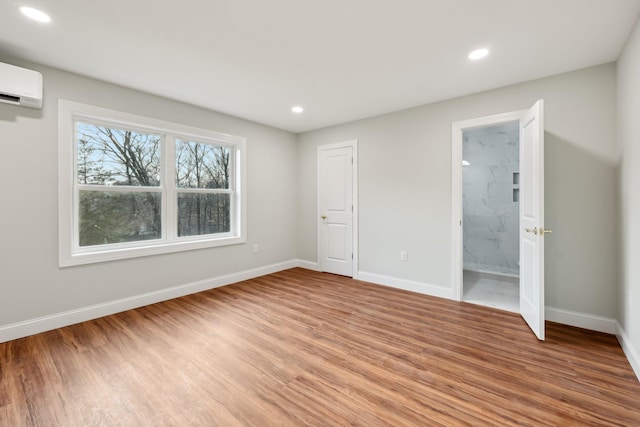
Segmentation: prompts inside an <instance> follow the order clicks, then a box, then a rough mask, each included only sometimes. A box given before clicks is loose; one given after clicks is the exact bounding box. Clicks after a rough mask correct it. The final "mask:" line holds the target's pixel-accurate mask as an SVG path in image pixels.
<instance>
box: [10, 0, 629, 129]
mask: <svg viewBox="0 0 640 427" xmlns="http://www.w3.org/2000/svg"><path fill="white" fill-rule="evenodd" d="M22 5H29V6H33V7H37V8H40V9H42V10H43V11H45V12H47V13H48V14H49V15H51V17H52V18H53V21H52V22H51V23H49V24H38V23H35V22H32V21H29V20H27V19H26V18H24V17H23V16H22V15H21V14H20V13H19V12H18V7H19V6H22ZM639 12H640V0H528V1H527V0H320V1H311V0H180V1H170V0H164V1H158V0H129V1H124V0H112V1H87V0H57V1H53V2H52V1H47V0H25V2H22V1H19V0H4V1H2V2H1V3H0V54H4V55H10V56H14V57H18V58H22V59H26V60H31V61H35V62H38V63H42V64H45V65H50V66H53V67H58V68H61V69H64V70H69V71H72V72H76V73H80V74H84V75H88V76H91V77H95V78H98V79H102V80H106V81H109V82H113V83H117V84H120V85H123V86H127V87H131V88H135V89H139V90H143V91H146V92H150V93H154V94H158V95H162V96H166V97H169V98H173V99H177V100H180V101H184V102H188V103H191V104H195V105H199V106H202V107H206V108H210V109H213V110H216V111H220V112H224V113H228V114H232V115H234V116H238V117H242V118H246V119H249V120H253V121H256V122H260V123H264V124H268V125H271V126H274V127H277V128H281V129H285V130H289V131H293V132H303V131H308V130H311V129H317V128H321V127H325V126H329V125H334V124H337V123H342V122H347V121H351V120H355V119H359V118H363V117H369V116H373V115H378V114H382V113H387V112H391V111H396V110H401V109H404V108H408V107H412V106H417V105H422V104H426V103H430V102H434V101H438V100H443V99H448V98H452V97H456V96H460V95H465V94H470V93H475V92H479V91H483V90H487V89H492V88H496V87H500V86H505V85H508V84H513V83H518V82H522V81H527V80H531V79H535V78H540V77H544V76H548V75H552V74H557V73H561V72H565V71H570V70H575V69H579V68H584V67H588V66H592V65H597V64H602V63H606V62H611V61H614V60H616V59H617V57H618V55H619V53H620V50H621V49H622V46H623V44H624V42H625V40H626V38H627V36H628V35H629V33H630V31H631V29H632V27H633V24H634V22H635V20H636V18H637V17H638V14H639ZM477 47H488V48H489V49H490V50H491V54H490V56H489V57H487V58H485V59H483V60H481V61H479V62H471V61H469V60H468V59H467V54H468V53H469V52H470V51H471V50H472V49H475V48H477ZM45 87H46V81H45ZM294 104H300V105H302V106H304V107H305V112H304V113H303V114H302V115H294V114H292V113H291V111H290V108H291V107H292V106H293V105H294Z"/></svg>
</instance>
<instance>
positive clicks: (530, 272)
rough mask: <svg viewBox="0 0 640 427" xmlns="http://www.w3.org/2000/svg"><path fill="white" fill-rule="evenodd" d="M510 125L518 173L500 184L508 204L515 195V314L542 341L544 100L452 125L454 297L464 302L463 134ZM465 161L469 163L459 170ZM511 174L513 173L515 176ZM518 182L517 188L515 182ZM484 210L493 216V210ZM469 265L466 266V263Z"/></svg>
mask: <svg viewBox="0 0 640 427" xmlns="http://www.w3.org/2000/svg"><path fill="white" fill-rule="evenodd" d="M509 123H518V135H519V138H518V145H519V147H518V148H519V149H518V153H519V159H518V164H519V166H518V169H519V170H518V171H511V183H510V184H507V183H503V184H501V185H502V187H505V186H509V187H510V192H511V197H512V200H513V198H514V197H516V198H517V200H518V202H517V203H518V205H519V208H518V212H519V214H518V223H519V224H518V232H517V234H518V236H519V242H518V245H517V246H518V248H519V249H518V251H519V263H518V264H517V267H518V269H519V274H518V276H517V277H512V279H514V281H515V282H517V283H518V312H519V313H520V315H521V316H522V317H523V319H524V320H525V321H526V323H527V324H528V325H529V327H530V328H531V330H532V331H533V333H534V334H535V335H536V336H537V337H538V339H540V340H544V336H545V326H544V318H545V313H544V309H545V304H544V236H545V234H546V233H550V232H551V230H548V229H545V227H544V101H542V100H539V101H537V102H536V103H535V104H534V105H533V106H532V107H531V108H530V109H528V110H523V111H515V112H511V113H504V114H498V115H494V116H487V117H480V118H477V119H470V120H464V121H459V122H454V123H453V124H452V156H451V160H452V177H451V182H452V219H453V221H452V227H453V232H452V236H453V241H452V284H453V296H454V298H455V299H456V300H458V301H462V300H463V298H464V276H465V274H464V268H465V267H464V263H465V260H464V252H465V251H464V240H463V236H464V221H463V168H464V167H467V166H470V163H471V162H470V161H469V160H466V159H463V140H464V136H465V132H468V131H473V130H479V131H480V132H481V130H484V131H485V132H486V131H487V129H491V127H500V126H501V125H507V126H508V125H509ZM469 135H472V133H467V136H469ZM463 161H465V162H466V163H469V165H465V166H463ZM514 172H517V174H515V175H514ZM507 176H508V174H507ZM516 182H517V184H515V183H516ZM497 187H500V186H496V188H497ZM486 189H487V187H485V193H486ZM503 190H504V188H503ZM506 194H508V192H507V193H506ZM494 210H495V209H494ZM488 211H489V212H491V209H488ZM494 214H495V212H494ZM467 219H469V218H467ZM498 222H499V221H498ZM500 227H501V229H506V223H503V224H500ZM497 231H498V228H497V227H495V232H497ZM485 234H490V233H488V232H487V233H485ZM485 237H486V236H485ZM490 238H491V237H490V236H489V239H490ZM493 243H494V245H495V246H497V245H498V244H499V243H501V242H500V241H497V242H496V241H494V242H493ZM476 252H478V253H479V254H480V259H481V260H482V256H483V255H487V251H486V250H477V251H476ZM486 258H488V256H487V257H486ZM471 263H472V262H471ZM507 265H508V263H507ZM467 266H469V262H468V263H467ZM476 269H477V268H476ZM480 270H481V269H480ZM492 270H495V269H492ZM475 273H480V274H487V273H490V274H492V276H491V277H484V279H487V280H493V281H495V279H496V274H495V273H496V271H491V272H483V271H476V272H475ZM498 273H499V274H498V275H499V276H500V277H501V278H504V277H505V274H508V272H507V273H505V272H504V271H498ZM472 274H473V273H472ZM467 276H469V273H467ZM476 279H477V278H476ZM471 280H473V278H469V281H471ZM494 285H495V283H494Z"/></svg>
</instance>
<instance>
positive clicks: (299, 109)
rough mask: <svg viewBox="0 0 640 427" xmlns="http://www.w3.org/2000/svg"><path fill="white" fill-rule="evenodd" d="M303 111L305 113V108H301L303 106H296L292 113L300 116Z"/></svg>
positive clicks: (292, 108)
mask: <svg viewBox="0 0 640 427" xmlns="http://www.w3.org/2000/svg"><path fill="white" fill-rule="evenodd" d="M303 111H304V108H302V107H301V106H299V105H296V106H294V107H291V112H292V113H295V114H300V113H302V112H303Z"/></svg>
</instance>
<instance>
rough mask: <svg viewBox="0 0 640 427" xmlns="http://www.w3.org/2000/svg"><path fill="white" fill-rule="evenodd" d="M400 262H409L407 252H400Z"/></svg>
mask: <svg viewBox="0 0 640 427" xmlns="http://www.w3.org/2000/svg"><path fill="white" fill-rule="evenodd" d="M400 261H402V262H407V261H409V254H407V251H400Z"/></svg>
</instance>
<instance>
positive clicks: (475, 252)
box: [462, 121, 520, 313]
mask: <svg viewBox="0 0 640 427" xmlns="http://www.w3.org/2000/svg"><path fill="white" fill-rule="evenodd" d="M519 138H520V122H519V121H512V122H504V123H500V124H492V125H488V126H482V127H477V128H472V129H464V130H463V131H462V230H463V233H462V243H463V244H462V249H463V251H462V252H463V254H462V258H463V262H462V264H463V266H462V268H463V273H462V301H465V302H470V303H474V304H480V305H485V306H488V307H493V308H498V309H501V310H507V311H512V312H516V313H519V311H520V307H519V304H520V280H519V277H520V235H519V229H520V222H519V217H520V209H519V205H520V203H519V202H520V185H519V184H520V160H519V159H520V155H519V145H520V144H519Z"/></svg>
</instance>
